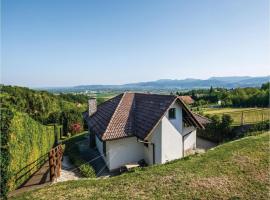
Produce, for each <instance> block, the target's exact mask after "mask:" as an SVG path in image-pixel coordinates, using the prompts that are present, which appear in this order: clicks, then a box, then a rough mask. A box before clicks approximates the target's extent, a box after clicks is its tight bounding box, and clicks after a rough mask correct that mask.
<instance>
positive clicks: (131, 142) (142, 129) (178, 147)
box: [84, 92, 204, 171]
mask: <svg viewBox="0 0 270 200" xmlns="http://www.w3.org/2000/svg"><path fill="white" fill-rule="evenodd" d="M84 118H85V120H86V121H87V123H88V128H89V134H90V137H89V138H90V146H91V147H97V149H98V151H99V152H100V153H101V154H102V157H103V159H104V161H105V162H106V164H107V167H108V169H109V170H110V171H113V170H116V169H118V168H120V167H121V166H123V165H125V164H127V163H134V162H138V161H140V160H141V159H144V160H145V162H146V163H147V164H148V165H152V164H161V163H166V162H168V161H171V160H174V159H179V158H182V157H183V156H184V155H185V152H187V151H189V150H192V149H195V148H196V129H197V128H200V129H203V128H204V126H203V125H202V123H200V122H199V120H198V118H199V117H198V116H197V117H195V116H194V114H193V113H192V112H191V111H190V110H189V109H188V108H187V107H186V106H185V104H184V103H183V101H182V100H181V98H179V97H178V96H174V95H158V94H144V93H130V92H126V93H123V94H120V95H118V96H116V97H114V98H112V99H110V100H108V101H106V102H104V103H102V104H100V105H99V106H97V103H96V99H90V100H89V111H88V112H85V113H84Z"/></svg>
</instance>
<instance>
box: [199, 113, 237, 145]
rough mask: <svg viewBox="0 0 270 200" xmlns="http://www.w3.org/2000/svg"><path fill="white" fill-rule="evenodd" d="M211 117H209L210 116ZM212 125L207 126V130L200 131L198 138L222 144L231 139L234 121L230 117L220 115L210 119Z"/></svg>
mask: <svg viewBox="0 0 270 200" xmlns="http://www.w3.org/2000/svg"><path fill="white" fill-rule="evenodd" d="M208 117H209V116H208ZM209 118H210V119H211V121H212V123H210V124H207V125H206V127H205V130H199V131H198V136H200V137H203V138H206V139H208V140H211V141H213V142H222V141H224V140H226V139H228V138H230V137H231V131H232V127H231V125H232V123H233V119H232V117H231V116H230V115H226V114H225V115H222V117H221V118H220V117H219V116H218V115H213V116H211V117H209Z"/></svg>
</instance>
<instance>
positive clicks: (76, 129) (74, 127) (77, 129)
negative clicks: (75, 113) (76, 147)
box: [69, 123, 82, 134]
mask: <svg viewBox="0 0 270 200" xmlns="http://www.w3.org/2000/svg"><path fill="white" fill-rule="evenodd" d="M69 131H70V132H71V133H72V134H76V133H80V132H81V131H82V128H81V125H80V124H79V123H74V124H71V125H70V127H69Z"/></svg>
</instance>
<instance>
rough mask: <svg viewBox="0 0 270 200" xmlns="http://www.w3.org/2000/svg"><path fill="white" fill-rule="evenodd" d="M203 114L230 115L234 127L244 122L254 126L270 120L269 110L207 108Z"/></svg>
mask: <svg viewBox="0 0 270 200" xmlns="http://www.w3.org/2000/svg"><path fill="white" fill-rule="evenodd" d="M203 113H204V114H209V115H219V116H221V115H223V114H229V115H230V116H231V117H232V118H233V120H234V122H233V125H240V124H242V122H243V124H253V123H256V122H261V121H263V120H269V119H270V109H269V108H206V109H204V111H203ZM242 119H243V120H242Z"/></svg>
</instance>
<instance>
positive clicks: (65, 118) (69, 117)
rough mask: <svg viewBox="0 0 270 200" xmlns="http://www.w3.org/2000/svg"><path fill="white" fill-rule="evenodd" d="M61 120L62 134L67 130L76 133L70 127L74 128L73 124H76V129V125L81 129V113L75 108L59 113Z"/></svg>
mask: <svg viewBox="0 0 270 200" xmlns="http://www.w3.org/2000/svg"><path fill="white" fill-rule="evenodd" d="M61 121H62V125H63V132H64V134H67V133H68V132H72V131H74V132H72V133H76V131H75V130H74V129H72V128H75V127H73V124H77V125H76V130H77V129H78V127H80V130H81V127H82V124H83V118H82V113H81V112H79V111H77V110H66V111H63V112H62V114H61ZM78 125H79V126H78Z"/></svg>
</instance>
